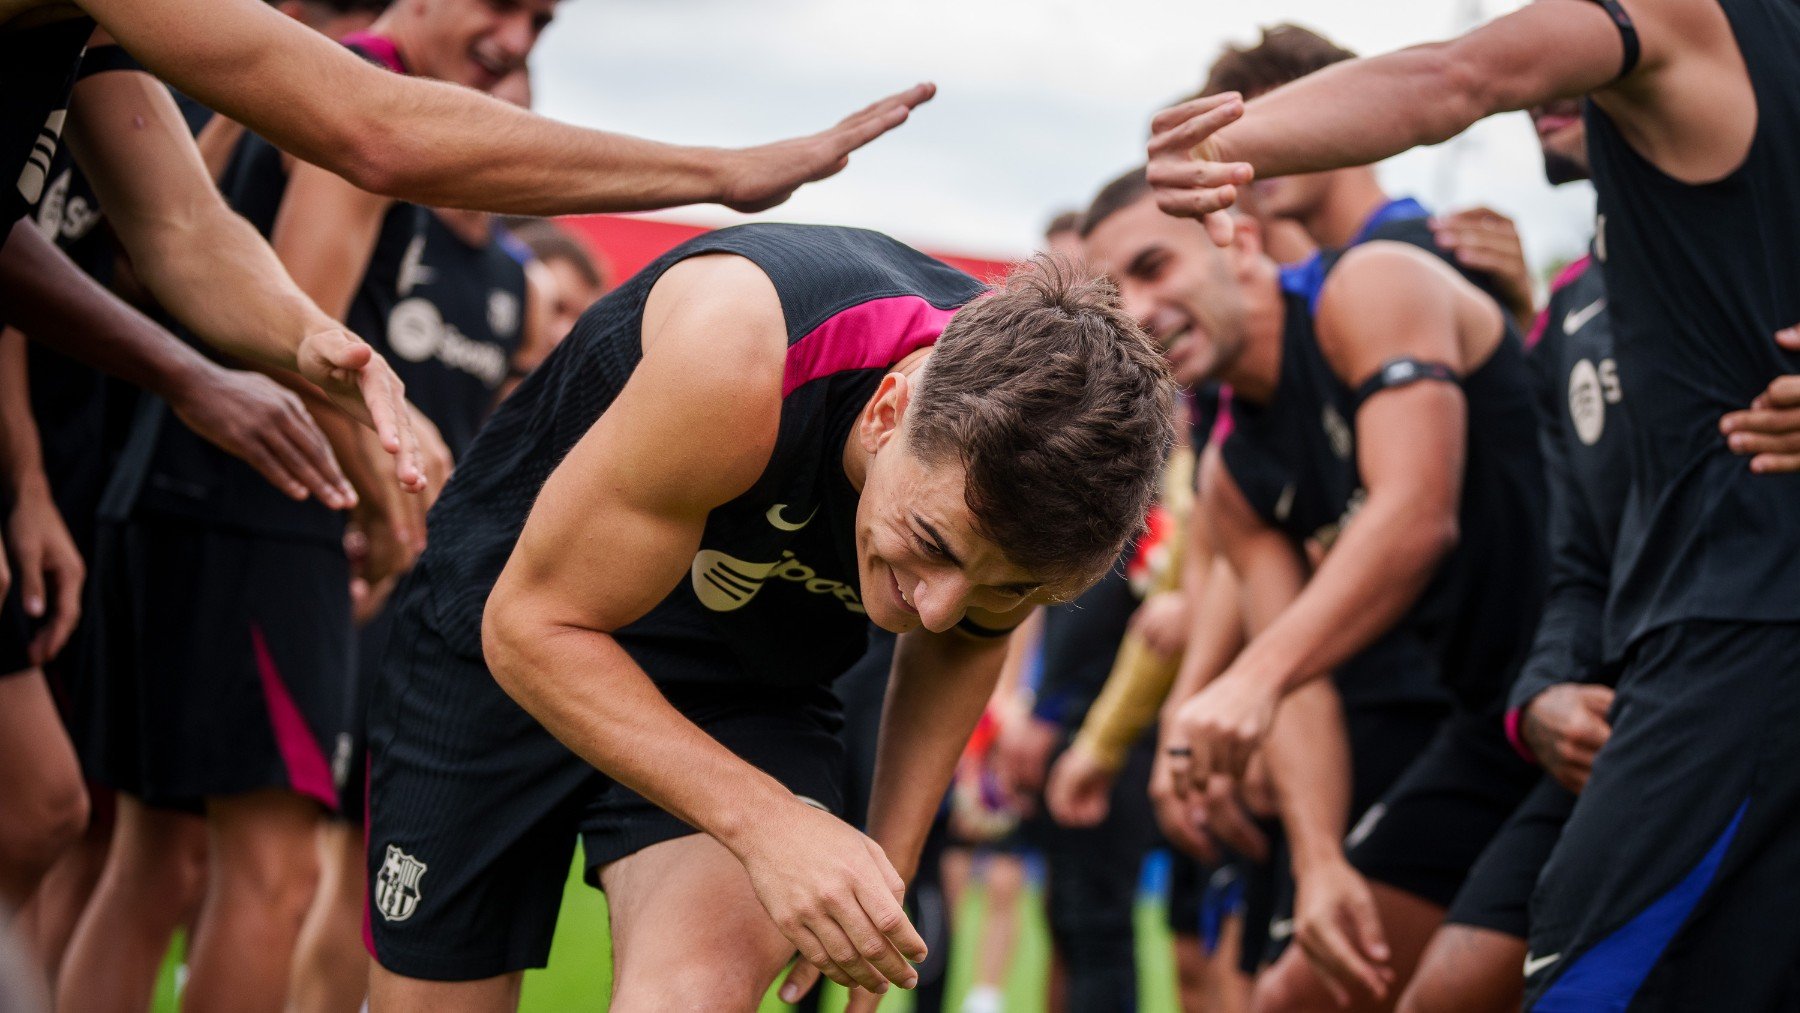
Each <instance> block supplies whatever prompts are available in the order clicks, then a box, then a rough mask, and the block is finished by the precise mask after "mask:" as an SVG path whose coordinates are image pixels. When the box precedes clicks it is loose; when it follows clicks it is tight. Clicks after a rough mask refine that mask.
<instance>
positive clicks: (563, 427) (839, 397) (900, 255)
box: [399, 224, 984, 686]
mask: <svg viewBox="0 0 1800 1013" xmlns="http://www.w3.org/2000/svg"><path fill="white" fill-rule="evenodd" d="M707 253H732V254H737V255H739V256H742V257H744V258H746V259H748V260H750V261H751V262H753V263H754V264H756V266H757V267H759V268H761V269H762V271H763V272H764V273H765V274H767V275H768V277H769V280H770V281H771V282H772V283H773V284H774V287H775V291H776V293H777V294H778V295H779V296H780V299H781V307H782V311H783V314H784V315H785V317H786V320H787V329H788V358H787V369H786V376H785V378H784V380H783V384H782V392H783V400H782V408H781V423H780V430H779V435H778V437H777V441H776V445H775V450H774V453H773V456H772V457H771V458H770V460H769V464H768V467H767V469H766V470H765V471H764V472H763V475H762V477H761V478H760V479H758V481H757V482H756V484H755V486H753V487H752V488H751V489H750V490H749V491H748V492H746V493H744V494H743V495H742V496H739V497H738V498H737V499H735V500H733V501H731V502H730V503H727V504H725V505H723V506H721V507H719V508H717V509H715V510H713V511H712V513H711V514H710V515H709V516H708V518H707V522H706V529H705V533H704V535H703V536H702V539H701V549H700V551H699V553H698V554H697V555H696V556H695V558H694V560H693V563H692V565H691V567H690V571H689V573H688V574H687V575H686V576H685V577H684V578H683V579H682V580H681V582H680V584H679V585H678V586H676V587H675V589H674V590H672V591H671V592H670V593H669V595H668V597H666V598H664V599H663V600H662V602H661V603H659V604H658V605H657V606H656V607H655V608H653V609H651V611H650V612H649V613H648V614H646V615H645V616H644V617H643V618H641V619H639V620H637V621H636V622H634V623H632V624H630V625H628V626H626V627H624V628H623V629H621V630H620V631H618V633H617V637H618V639H619V641H620V643H621V644H622V645H623V646H624V647H625V649H626V650H627V651H628V652H629V653H630V654H631V656H632V657H633V658H634V659H635V660H636V661H637V662H638V663H639V664H640V665H642V666H643V668H644V669H645V671H646V672H648V673H649V675H650V677H651V678H652V679H654V680H656V681H657V682H659V683H663V684H680V683H687V684H693V683H717V682H738V683H743V682H751V683H763V684H771V685H790V686H792V685H808V684H814V683H820V682H825V681H828V680H830V679H833V678H835V677H837V676H838V675H840V674H842V673H843V672H844V671H845V670H846V669H847V668H848V667H849V666H850V664H851V663H852V662H854V661H855V660H856V659H857V658H858V657H859V656H861V654H862V653H863V650H864V649H865V647H866V646H867V631H868V620H867V618H866V616H865V614H864V612H863V608H862V604H861V599H860V596H859V590H860V589H859V582H858V570H857V559H856V547H855V542H854V523H855V515H856V503H857V492H856V490H855V489H854V488H852V486H851V485H850V483H849V480H848V479H847V478H846V476H845V475H844V468H843V451H844V444H845V441H846V440H847V439H848V438H849V434H850V428H851V425H852V423H853V422H854V421H855V418H856V416H857V414H858V413H859V412H860V411H861V410H862V409H863V407H864V406H865V405H866V404H867V402H868V399H869V398H870V397H871V396H872V395H873V394H874V391H875V388H876V387H877V385H879V383H880V381H881V378H882V377H883V376H884V375H886V373H887V371H888V367H889V366H891V365H892V364H894V363H897V362H899V361H900V359H902V358H904V357H905V356H906V355H908V354H909V353H911V352H912V351H914V350H916V349H919V348H924V347H927V346H929V345H931V344H932V343H934V342H935V341H936V340H937V337H938V335H939V333H940V332H941V331H942V330H943V328H944V325H945V323H946V322H947V321H948V320H949V319H950V316H951V315H952V313H954V312H955V310H956V309H957V308H958V307H959V306H961V305H962V304H963V303H966V302H968V301H969V300H970V299H973V298H975V297H976V296H978V295H980V294H981V293H982V292H983V291H984V287H983V286H982V285H981V284H979V283H978V282H976V281H975V280H974V279H973V278H970V277H969V276H968V275H965V274H963V273H962V272H960V271H957V270H955V269H953V268H951V267H948V266H946V265H944V264H943V263H940V262H939V261H936V260H933V259H932V258H930V257H927V256H925V255H924V254H922V253H919V252H917V251H915V250H912V249H910V248H908V247H906V246H903V245H902V244H900V243H898V242H896V241H894V240H892V239H889V238H888V237H886V236H883V235H880V234H879V233H874V232H866V231H862V230H860V229H846V228H832V227H825V226H807V225H775V224H753V225H743V226H739V227H736V228H730V229H723V230H720V231H718V232H713V233H709V234H707V235H703V236H699V237H696V238H695V239H692V240H690V241H688V242H686V243H683V244H682V245H680V246H678V247H676V248H675V249H673V250H671V251H669V252H668V253H666V254H664V255H663V256H662V257H660V258H658V259H657V260H656V261H654V262H653V263H651V264H650V265H649V266H648V267H646V268H644V269H643V270H642V271H640V272H639V273H638V274H636V275H635V276H633V277H632V278H631V279H629V280H627V281H626V282H625V283H624V284H623V285H621V286H619V288H618V289H617V290H615V291H614V292H612V293H610V294H608V295H607V296H606V297H605V298H603V299H601V300H600V301H599V302H598V303H595V304H594V305H593V306H592V307H591V308H589V309H588V311H587V312H586V313H585V314H583V315H582V317H581V320H580V321H579V322H578V323H577V324H576V325H575V329H574V331H573V332H572V333H571V334H570V335H569V337H568V338H567V339H566V340H565V341H564V342H563V343H562V344H561V345H560V346H558V348H557V349H556V351H554V352H552V353H551V355H550V357H549V358H548V359H546V360H545V361H544V363H543V364H542V365H541V366H539V367H538V368H537V369H536V370H535V371H533V372H532V374H531V375H530V376H529V377H527V378H526V379H525V381H524V382H523V383H522V384H520V385H519V387H518V389H517V390H516V391H515V392H514V393H513V394H512V396H511V397H509V398H508V399H507V400H506V401H505V403H503V404H502V405H501V406H500V407H499V409H498V410H496V411H495V413H494V415H493V417H492V418H490V419H489V420H488V422H487V424H486V425H485V426H484V427H483V428H482V430H481V432H480V434H479V435H477V436H476V438H475V443H474V446H472V447H471V448H470V449H469V453H468V454H467V456H466V457H465V458H464V460H463V461H462V462H461V464H459V465H458V467H457V469H456V471H455V473H454V474H453V475H452V476H451V478H450V482H449V484H448V486H446V488H445V490H444V493H443V496H442V498H440V499H439V500H438V502H437V505H436V506H435V507H433V509H432V511H431V517H430V530H429V538H428V540H427V547H426V550H425V553H424V555H423V557H421V559H420V561H419V565H418V566H417V568H416V569H415V570H414V573H413V575H412V576H411V577H410V578H409V581H410V586H409V587H408V589H407V592H406V594H405V596H404V597H405V599H406V600H405V601H404V602H403V603H402V608H401V610H400V615H401V618H400V619H399V622H401V623H403V624H404V623H411V622H422V623H424V624H426V625H428V626H430V627H431V628H433V629H435V630H436V632H437V633H438V634H440V635H441V636H442V637H443V638H444V639H445V640H446V641H447V642H448V643H449V644H450V645H451V647H452V648H454V649H455V650H457V651H458V652H459V653H461V654H463V655H464V656H465V657H467V658H470V659H472V660H477V661H478V660H479V659H480V658H481V617H482V610H483V608H484V607H485V605H486V603H487V597H488V592H489V591H490V590H492V588H493V586H494V581H495V580H496V579H497V578H498V577H499V574H500V570H501V568H502V567H504V566H505V564H506V560H507V558H508V556H510V555H511V553H512V549H513V545H514V543H515V542H517V541H518V538H519V533H520V531H521V530H522V529H523V528H524V525H525V519H526V516H527V514H528V513H529V512H530V510H531V506H532V503H533V501H534V500H535V499H536V498H537V492H538V490H539V489H540V488H542V486H543V484H544V481H545V480H546V479H547V478H548V477H549V475H550V473H551V472H552V471H553V470H554V469H555V468H556V466H557V464H558V463H559V462H560V461H561V460H562V459H563V457H564V455H565V454H567V453H568V452H569V449H570V448H571V447H573V446H574V445H575V443H576V441H578V440H579V439H580V438H581V437H582V436H583V435H584V434H586V432H587V431H588V429H589V427H591V426H592V425H593V424H594V422H595V420H597V419H598V418H599V417H600V415H601V413H603V412H604V411H606V409H607V408H608V406H609V405H611V404H612V401H613V398H614V397H616V396H617V395H618V393H619V391H620V389H621V388H622V387H623V386H624V385H625V382H626V380H628V379H629V378H630V376H631V373H632V370H633V369H634V368H635V367H636V365H637V363H638V360H639V358H640V355H641V347H640V330H641V326H642V321H643V313H644V305H645V301H646V300H647V299H648V297H649V295H650V290H651V287H652V286H653V285H655V283H656V281H657V279H658V278H660V277H661V276H662V274H663V272H664V271H667V270H668V269H669V268H670V267H671V266H672V265H674V264H675V263H677V262H678V261H680V260H683V259H685V258H687V257H693V256H698V255H700V254H707Z"/></svg>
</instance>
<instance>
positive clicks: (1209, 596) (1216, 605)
mask: <svg viewBox="0 0 1800 1013" xmlns="http://www.w3.org/2000/svg"><path fill="white" fill-rule="evenodd" d="M1238 592H1239V585H1238V579H1237V574H1236V573H1234V572H1233V571H1232V569H1231V564H1230V563H1228V562H1226V561H1225V560H1224V559H1223V558H1222V557H1215V558H1214V559H1213V562H1212V566H1211V573H1210V575H1209V576H1208V577H1207V578H1206V581H1205V583H1204V584H1203V585H1202V587H1201V589H1200V591H1199V594H1200V601H1199V604H1198V605H1196V606H1195V609H1194V615H1195V619H1194V629H1193V631H1192V632H1191V633H1190V634H1189V636H1188V646H1187V650H1186V651H1185V652H1183V654H1182V658H1181V667H1180V669H1179V670H1178V671H1177V672H1176V675H1175V682H1174V684H1173V685H1172V686H1170V687H1169V694H1168V698H1167V700H1166V702H1165V703H1164V705H1163V714H1164V716H1165V717H1166V716H1168V715H1169V713H1170V712H1171V711H1172V710H1173V709H1174V708H1177V707H1180V706H1181V704H1182V701H1184V700H1186V699H1188V698H1189V697H1191V696H1193V695H1194V694H1195V693H1198V692H1200V691H1201V690H1202V689H1205V688H1206V685H1207V683H1210V682H1212V681H1213V680H1214V679H1216V678H1218V677H1219V674H1220V673H1221V672H1224V671H1225V669H1226V668H1227V667H1229V666H1230V664H1231V659H1233V658H1235V657H1237V655H1238V652H1239V651H1242V650H1243V649H1244V640H1245V637H1244V613H1243V607H1242V605H1241V604H1240V603H1239V601H1238ZM1189 593H1194V592H1192V591H1190V592H1189Z"/></svg>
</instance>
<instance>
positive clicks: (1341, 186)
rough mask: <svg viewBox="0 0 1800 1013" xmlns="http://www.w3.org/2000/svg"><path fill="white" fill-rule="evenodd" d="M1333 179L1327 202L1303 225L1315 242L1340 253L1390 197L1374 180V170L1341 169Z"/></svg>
mask: <svg viewBox="0 0 1800 1013" xmlns="http://www.w3.org/2000/svg"><path fill="white" fill-rule="evenodd" d="M1331 177H1332V178H1331V189H1330V192H1329V194H1328V195H1327V196H1326V199H1325V200H1322V201H1320V202H1319V207H1318V210H1317V211H1316V212H1315V213H1314V214H1312V215H1309V216H1307V218H1306V219H1304V220H1303V221H1302V222H1301V224H1302V225H1304V226H1305V227H1306V231H1307V232H1308V233H1310V234H1311V235H1312V237H1313V242H1315V243H1318V244H1319V245H1320V246H1321V247H1324V248H1325V249H1328V250H1341V249H1343V248H1344V247H1346V246H1349V245H1350V244H1351V242H1353V241H1354V240H1355V239H1356V234H1357V233H1359V232H1361V231H1362V228H1363V226H1364V225H1365V224H1367V222H1368V221H1369V219H1370V218H1371V217H1372V216H1374V214H1375V212H1377V211H1379V210H1381V208H1382V207H1383V206H1384V205H1386V204H1387V202H1388V201H1389V199H1390V198H1389V197H1388V195H1387V191H1386V190H1383V189H1382V188H1381V183H1380V181H1379V180H1377V179H1376V178H1375V170H1374V169H1370V168H1366V167H1365V168H1358V169H1339V170H1337V171H1335V172H1333V173H1332V174H1331Z"/></svg>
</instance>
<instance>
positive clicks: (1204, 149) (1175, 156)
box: [1145, 92, 1256, 246]
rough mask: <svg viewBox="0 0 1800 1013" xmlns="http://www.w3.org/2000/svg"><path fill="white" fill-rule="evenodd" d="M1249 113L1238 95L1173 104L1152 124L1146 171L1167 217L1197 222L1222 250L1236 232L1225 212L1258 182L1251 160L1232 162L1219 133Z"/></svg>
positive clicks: (1152, 121) (1217, 96)
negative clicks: (1246, 188)
mask: <svg viewBox="0 0 1800 1013" xmlns="http://www.w3.org/2000/svg"><path fill="white" fill-rule="evenodd" d="M1243 115H1244V97H1243V96H1242V95H1239V94H1238V93H1237V92H1224V93H1222V94H1219V95H1208V96H1205V97H1204V98H1197V99H1193V100H1190V101H1187V102H1183V103H1181V104H1180V105H1178V106H1171V107H1170V108H1168V109H1164V110H1163V111H1162V112H1160V113H1157V114H1156V118H1155V119H1153V120H1151V121H1150V144H1149V149H1148V151H1149V159H1150V160H1149V163H1148V164H1147V165H1146V167H1145V173H1146V175H1147V176H1148V178H1149V180H1150V188H1151V189H1152V190H1153V191H1155V193H1156V206H1157V207H1159V208H1162V210H1163V212H1164V213H1165V214H1171V215H1175V216H1176V217H1179V218H1196V219H1199V220H1200V221H1201V222H1202V223H1204V224H1205V225H1206V233H1207V235H1209V236H1211V237H1212V241H1213V242H1214V243H1216V244H1218V245H1219V246H1230V245H1231V239H1232V236H1233V235H1234V234H1235V232H1236V230H1235V229H1234V228H1233V226H1232V222H1231V216H1230V215H1229V214H1226V213H1225V209H1226V208H1229V207H1231V206H1232V205H1233V204H1235V203H1237V198H1238V190H1237V188H1238V187H1240V186H1244V185H1245V184H1247V183H1249V182H1250V181H1251V180H1252V179H1254V178H1255V176H1256V173H1255V171H1254V170H1253V169H1251V168H1250V165H1249V164H1248V163H1246V162H1230V161H1226V160H1225V157H1224V155H1223V153H1222V152H1221V151H1220V149H1219V145H1218V142H1217V141H1215V140H1213V135H1214V134H1216V133H1218V132H1219V130H1220V129H1221V128H1223V127H1225V126H1226V125H1227V124H1230V123H1232V122H1235V121H1236V120H1237V119H1238V118H1239V117H1241V116H1243Z"/></svg>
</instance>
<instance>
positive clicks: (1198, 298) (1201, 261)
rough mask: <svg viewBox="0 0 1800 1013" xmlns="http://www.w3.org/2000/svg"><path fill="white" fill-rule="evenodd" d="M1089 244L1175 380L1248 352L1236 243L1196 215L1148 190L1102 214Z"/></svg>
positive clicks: (1194, 379)
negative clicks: (1222, 242)
mask: <svg viewBox="0 0 1800 1013" xmlns="http://www.w3.org/2000/svg"><path fill="white" fill-rule="evenodd" d="M1086 248H1087V259H1088V262H1089V263H1090V264H1092V265H1093V266H1094V268H1095V269H1096V270H1099V271H1104V272H1105V273H1106V274H1107V276H1108V277H1110V278H1112V280H1113V283H1114V284H1116V285H1118V286H1119V293H1120V295H1121V296H1122V297H1123V299H1124V305H1125V312H1127V313H1129V314H1131V316H1132V317H1134V318H1135V319H1136V320H1137V322H1138V324H1139V325H1140V326H1141V327H1143V328H1144V330H1145V331H1146V332H1147V333H1148V334H1149V335H1150V337H1151V338H1152V339H1153V340H1155V341H1156V342H1157V344H1159V345H1160V346H1162V350H1163V356H1164V357H1165V358H1166V359H1167V360H1168V362H1169V368H1170V370H1171V371H1172V372H1173V373H1174V376H1175V382H1176V383H1178V384H1180V385H1181V386H1184V387H1188V386H1192V385H1194V384H1196V383H1200V382H1202V381H1204V380H1209V379H1212V378H1214V377H1217V376H1218V375H1219V374H1220V373H1221V372H1222V371H1224V370H1225V369H1227V368H1229V367H1230V365H1231V364H1232V363H1233V362H1234V361H1236V359H1237V358H1238V356H1239V355H1241V354H1242V353H1243V350H1244V345H1245V341H1246V334H1245V328H1244V317H1245V311H1244V301H1243V296H1242V292H1241V290H1240V289H1239V287H1238V282H1237V279H1236V277H1235V275H1234V273H1233V269H1232V258H1233V257H1234V256H1236V254H1237V251H1236V250H1235V249H1233V250H1220V249H1218V248H1217V247H1215V246H1214V245H1213V243H1212V240H1211V239H1209V238H1207V235H1206V229H1205V227H1204V226H1203V225H1201V224H1200V223H1199V222H1197V221H1194V220H1193V219H1189V218H1176V217H1173V216H1171V215H1166V214H1164V213H1163V212H1162V211H1161V210H1160V209H1159V208H1158V207H1157V206H1156V201H1155V199H1154V198H1153V197H1152V196H1151V195H1149V194H1145V195H1144V196H1142V197H1140V198H1138V199H1137V200H1135V201H1133V202H1132V203H1131V204H1129V205H1127V206H1125V207H1122V208H1120V209H1119V210H1118V211H1115V212H1113V213H1112V214H1110V215H1107V216H1106V217H1105V218H1104V219H1102V220H1100V221H1099V223H1098V224H1097V225H1095V226H1094V227H1093V229H1092V231H1090V232H1089V233H1088V236H1087V241H1086Z"/></svg>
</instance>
